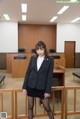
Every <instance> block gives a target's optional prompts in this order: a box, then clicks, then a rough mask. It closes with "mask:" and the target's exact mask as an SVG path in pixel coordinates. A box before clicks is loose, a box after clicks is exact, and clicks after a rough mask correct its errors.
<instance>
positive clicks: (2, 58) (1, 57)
mask: <svg viewBox="0 0 80 119" xmlns="http://www.w3.org/2000/svg"><path fill="white" fill-rule="evenodd" d="M0 69H6V53H0Z"/></svg>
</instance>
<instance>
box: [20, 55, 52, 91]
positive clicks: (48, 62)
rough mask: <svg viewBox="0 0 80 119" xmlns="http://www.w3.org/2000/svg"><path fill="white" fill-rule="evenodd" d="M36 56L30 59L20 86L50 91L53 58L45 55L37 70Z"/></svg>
mask: <svg viewBox="0 0 80 119" xmlns="http://www.w3.org/2000/svg"><path fill="white" fill-rule="evenodd" d="M37 57H38V56H37V55H35V56H32V57H31V59H30V62H29V65H28V69H27V72H26V75H25V80H24V83H23V87H22V88H23V89H26V90H27V88H28V87H30V88H36V89H39V90H45V92H46V93H50V92H51V86H52V84H53V58H52V57H50V56H45V58H44V60H43V63H42V64H41V67H40V69H39V71H37Z"/></svg>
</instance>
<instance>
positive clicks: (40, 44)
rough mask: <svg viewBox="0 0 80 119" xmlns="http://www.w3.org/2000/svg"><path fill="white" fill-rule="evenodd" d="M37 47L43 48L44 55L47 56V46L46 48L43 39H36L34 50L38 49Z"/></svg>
mask: <svg viewBox="0 0 80 119" xmlns="http://www.w3.org/2000/svg"><path fill="white" fill-rule="evenodd" d="M39 48H40V49H42V48H43V49H44V55H45V56H48V51H47V48H46V44H45V43H44V42H43V41H38V42H37V44H36V45H35V50H38V49H39ZM36 54H37V53H36Z"/></svg>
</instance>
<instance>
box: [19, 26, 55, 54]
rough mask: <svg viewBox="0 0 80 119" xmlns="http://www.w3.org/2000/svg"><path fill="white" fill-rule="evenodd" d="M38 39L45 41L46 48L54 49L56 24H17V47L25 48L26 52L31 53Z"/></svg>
mask: <svg viewBox="0 0 80 119" xmlns="http://www.w3.org/2000/svg"><path fill="white" fill-rule="evenodd" d="M39 40H42V41H44V42H45V43H46V45H47V48H48V50H49V49H50V48H54V49H56V25H26V24H19V25H18V41H19V42H18V46H19V48H25V49H26V51H27V53H31V49H32V48H34V47H35V44H36V43H37V42H38V41H39Z"/></svg>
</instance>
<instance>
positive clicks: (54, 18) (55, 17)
mask: <svg viewBox="0 0 80 119" xmlns="http://www.w3.org/2000/svg"><path fill="white" fill-rule="evenodd" d="M57 18H58V17H57V16H54V17H53V18H52V19H51V20H50V22H53V21H55V20H56V19H57Z"/></svg>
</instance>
